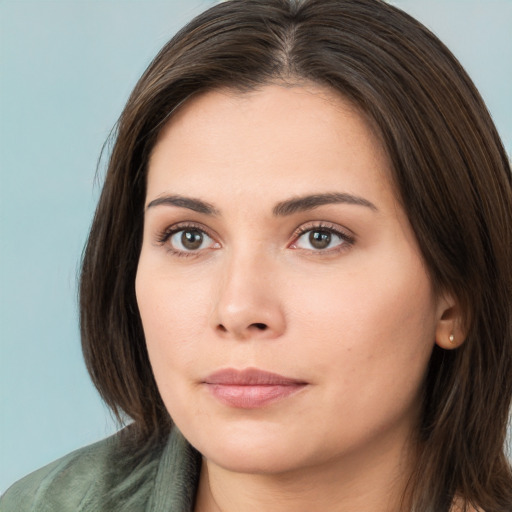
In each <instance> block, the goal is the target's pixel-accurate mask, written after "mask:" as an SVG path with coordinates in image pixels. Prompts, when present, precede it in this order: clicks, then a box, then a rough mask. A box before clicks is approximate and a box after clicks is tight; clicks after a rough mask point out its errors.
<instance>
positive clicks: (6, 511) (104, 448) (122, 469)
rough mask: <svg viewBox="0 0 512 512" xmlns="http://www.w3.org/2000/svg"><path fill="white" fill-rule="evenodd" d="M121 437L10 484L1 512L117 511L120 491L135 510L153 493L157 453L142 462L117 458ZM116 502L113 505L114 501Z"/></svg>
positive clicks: (104, 441) (78, 451)
mask: <svg viewBox="0 0 512 512" xmlns="http://www.w3.org/2000/svg"><path fill="white" fill-rule="evenodd" d="M121 448H122V446H121V436H120V434H119V433H118V434H116V435H114V436H111V437H109V438H107V439H104V440H103V441H99V442H97V443H94V444H92V445H90V446H86V447H84V448H81V449H79V450H76V451H74V452H72V453H70V454H68V455H66V456H65V457H62V458H61V459H58V460H56V461H55V462H52V463H51V464H48V465H47V466H45V467H43V468H41V469H39V470H37V471H35V472H33V473H31V474H29V475H27V476H26V477H24V478H22V479H21V480H19V481H18V482H16V483H15V484H14V485H12V486H11V487H10V488H9V489H8V490H7V491H6V492H5V494H4V495H3V496H2V497H1V498H0V511H1V512H11V511H12V512H14V511H16V512H24V511H32V510H37V511H38V512H47V511H48V512H50V511H51V512H67V511H73V512H79V511H86V510H95V511H102V510H118V508H117V505H121V503H120V499H121V498H120V491H119V489H120V487H121V486H122V487H123V493H124V495H125V497H126V494H128V495H129V498H130V499H129V501H130V502H131V503H137V506H133V507H131V506H130V507H126V510H130V509H132V510H136V509H137V508H138V509H140V508H143V507H141V505H142V504H143V502H144V501H145V500H147V499H148V497H149V494H150V493H151V482H152V479H153V477H154V474H155V473H156V467H157V465H158V453H157V452H154V453H151V454H150V455H149V456H146V457H145V458H144V459H143V460H138V461H137V460H135V459H133V458H130V463H129V464H128V463H127V462H126V460H127V459H126V457H121V456H120V455H119V454H120V453H121V452H122V451H123V450H122V449H121ZM116 500H117V502H116Z"/></svg>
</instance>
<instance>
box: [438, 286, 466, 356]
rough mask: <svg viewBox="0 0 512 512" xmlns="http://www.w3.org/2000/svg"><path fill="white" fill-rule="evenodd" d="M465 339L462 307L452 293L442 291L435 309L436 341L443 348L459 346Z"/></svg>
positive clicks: (451, 348)
mask: <svg viewBox="0 0 512 512" xmlns="http://www.w3.org/2000/svg"><path fill="white" fill-rule="evenodd" d="M465 339H466V331H465V329H464V327H463V321H462V309H461V307H460V305H459V303H458V301H457V300H456V299H455V297H453V295H451V294H448V293H444V294H442V295H441V296H440V298H439V304H438V310H437V326H436V343H437V345H438V346H439V347H441V348H444V349H445V350H453V349H454V348H458V347H460V346H461V345H462V344H463V343H464V341H465Z"/></svg>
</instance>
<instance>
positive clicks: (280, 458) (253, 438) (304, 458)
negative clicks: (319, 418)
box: [182, 425, 311, 474]
mask: <svg viewBox="0 0 512 512" xmlns="http://www.w3.org/2000/svg"><path fill="white" fill-rule="evenodd" d="M214 430H215V429H213V428H212V429H210V430H209V431H208V432H207V433H203V432H201V433H200V434H198V435H197V436H195V435H194V433H193V432H187V429H185V431H183V430H182V433H183V435H184V436H185V437H186V438H187V439H188V440H189V442H190V443H191V444H192V445H193V446H194V447H195V448H196V449H197V450H198V451H199V452H200V453H201V454H202V455H203V456H204V457H206V459H208V460H209V461H211V462H212V463H214V464H216V465H217V466H220V467H222V468H224V469H226V470H228V471H232V472H236V473H250V474H276V473H284V472H287V471H290V470H293V469H297V468H299V467H301V466H305V465H309V463H311V461H308V459H309V457H308V455H307V452H308V450H307V447H306V446H305V443H304V440H294V439H293V436H292V435H290V433H287V432H283V430H281V432H275V426H274V429H272V426H268V428H266V427H265V426H264V425H263V426H261V427H260V428H253V429H249V428H247V427H246V428H241V426H238V428H236V427H233V426H231V428H229V429H226V430H224V431H217V432H215V431H214ZM205 434H207V435H205Z"/></svg>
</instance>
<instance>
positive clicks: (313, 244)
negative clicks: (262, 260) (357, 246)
mask: <svg viewBox="0 0 512 512" xmlns="http://www.w3.org/2000/svg"><path fill="white" fill-rule="evenodd" d="M354 242H355V240H354V237H353V236H351V235H350V234H348V233H344V232H343V231H341V229H335V228H334V227H332V228H331V227H324V226H317V227H314V226H313V227H311V228H302V229H301V230H300V233H299V235H298V236H297V238H296V239H295V241H294V242H293V243H292V245H291V246H290V248H291V249H305V250H307V251H310V252H311V251H314V252H325V253H327V252H331V251H336V250H342V249H348V248H349V247H351V246H352V245H353V244H354Z"/></svg>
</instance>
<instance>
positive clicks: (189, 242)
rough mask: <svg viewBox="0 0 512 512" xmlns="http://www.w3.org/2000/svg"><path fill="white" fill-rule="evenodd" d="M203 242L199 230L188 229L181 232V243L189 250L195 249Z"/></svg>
mask: <svg viewBox="0 0 512 512" xmlns="http://www.w3.org/2000/svg"><path fill="white" fill-rule="evenodd" d="M202 243H203V234H202V233H201V232H200V231H196V230H190V231H182V232H181V244H182V245H183V247H184V248H185V249H188V250H189V251H195V250H196V249H199V247H201V244H202Z"/></svg>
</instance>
